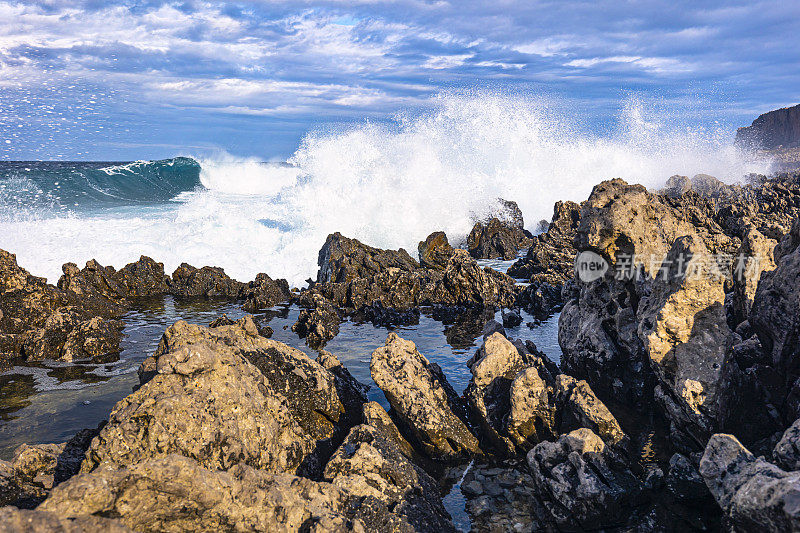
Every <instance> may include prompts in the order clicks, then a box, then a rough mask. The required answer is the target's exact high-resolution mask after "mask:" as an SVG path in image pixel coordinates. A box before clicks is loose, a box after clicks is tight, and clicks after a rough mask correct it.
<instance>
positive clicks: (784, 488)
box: [700, 434, 800, 531]
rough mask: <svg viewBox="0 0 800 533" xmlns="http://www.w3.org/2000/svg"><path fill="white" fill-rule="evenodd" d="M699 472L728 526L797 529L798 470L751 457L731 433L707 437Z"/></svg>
mask: <svg viewBox="0 0 800 533" xmlns="http://www.w3.org/2000/svg"><path fill="white" fill-rule="evenodd" d="M700 473H701V474H702V476H703V478H704V479H705V481H706V484H707V485H708V488H709V489H710V490H711V494H713V495H714V498H715V499H716V500H717V503H718V504H719V506H720V507H721V508H722V511H723V513H724V514H725V517H726V519H727V521H728V523H729V524H730V528H731V530H735V531H797V530H798V529H800V507H798V498H797V494H798V486H800V472H787V471H785V470H782V469H780V468H778V467H777V466H775V465H774V464H772V463H769V462H767V461H766V460H764V458H762V457H758V458H757V457H755V456H754V455H753V454H752V453H750V452H749V451H748V450H747V449H746V448H745V447H744V446H742V444H741V443H740V442H739V441H738V440H737V439H736V437H734V436H733V435H726V434H716V435H714V436H712V437H711V439H710V440H709V441H708V445H707V446H706V449H705V453H704V454H703V458H702V460H701V461H700Z"/></svg>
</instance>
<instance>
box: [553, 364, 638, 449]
mask: <svg viewBox="0 0 800 533" xmlns="http://www.w3.org/2000/svg"><path fill="white" fill-rule="evenodd" d="M555 395H556V402H557V404H558V408H559V409H560V413H559V415H560V418H561V428H560V429H561V430H562V431H565V430H568V429H570V428H574V427H577V428H579V429H580V428H589V429H591V430H592V431H594V432H596V433H597V434H598V435H600V436H601V437H602V438H603V439H604V440H605V441H606V442H608V443H609V444H618V443H620V442H622V441H623V440H626V439H627V436H626V435H625V432H624V431H622V427H620V425H619V422H617V419H616V418H615V417H614V415H613V414H612V413H611V411H609V410H608V407H606V405H605V404H604V403H603V402H601V401H600V399H599V398H598V397H597V396H596V395H595V393H594V391H592V388H591V387H590V386H589V384H588V383H587V382H586V381H584V380H580V381H578V380H576V379H575V378H573V377H571V376H568V375H566V374H560V375H559V376H557V377H556V386H555Z"/></svg>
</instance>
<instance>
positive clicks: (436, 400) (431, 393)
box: [370, 333, 482, 459]
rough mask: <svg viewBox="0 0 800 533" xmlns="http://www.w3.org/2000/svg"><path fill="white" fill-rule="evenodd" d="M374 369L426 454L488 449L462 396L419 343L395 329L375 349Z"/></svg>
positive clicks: (466, 454)
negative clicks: (475, 431) (481, 442)
mask: <svg viewBox="0 0 800 533" xmlns="http://www.w3.org/2000/svg"><path fill="white" fill-rule="evenodd" d="M370 371H371V373H372V379H373V381H375V384H376V385H378V387H380V389H381V390H382V391H383V393H384V394H385V395H386V399H387V400H388V401H389V404H390V405H391V406H392V411H393V414H394V415H395V416H396V417H397V418H398V419H399V420H400V421H401V423H402V425H403V426H404V427H407V428H408V429H409V431H411V432H412V433H413V435H414V437H415V439H416V442H415V444H417V445H419V446H420V448H421V449H422V451H424V453H425V454H426V455H428V456H431V457H434V458H437V459H459V458H464V457H469V456H471V455H477V454H481V453H482V452H481V449H480V446H479V443H478V439H477V438H476V437H475V435H474V434H473V433H472V431H471V430H470V428H469V426H468V422H467V411H466V407H465V406H464V404H463V403H462V400H461V398H459V397H458V395H457V394H456V392H455V390H453V387H452V386H450V384H449V383H448V382H447V378H445V376H444V373H442V370H441V368H439V366H438V365H435V364H432V363H430V362H428V360H427V359H426V358H425V357H424V356H423V355H422V354H420V353H419V352H418V351H417V348H416V346H415V345H414V343H413V342H411V341H407V340H403V339H401V338H400V337H398V336H397V334H395V333H390V334H389V336H388V338H387V339H386V345H385V346H383V347H381V348H378V349H377V350H375V351H374V352H373V353H372V362H371V363H370Z"/></svg>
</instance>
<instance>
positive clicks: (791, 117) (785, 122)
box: [736, 105, 800, 149]
mask: <svg viewBox="0 0 800 533" xmlns="http://www.w3.org/2000/svg"><path fill="white" fill-rule="evenodd" d="M736 143H737V144H739V145H741V146H745V147H747V148H767V149H770V148H782V147H793V146H798V145H800V105H796V106H793V107H784V108H782V109H776V110H775V111H770V112H768V113H764V114H763V115H759V116H758V118H756V119H755V120H754V121H753V123H752V124H751V125H750V126H747V127H745V128H739V129H738V130H737V131H736Z"/></svg>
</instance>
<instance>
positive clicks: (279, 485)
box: [39, 454, 410, 532]
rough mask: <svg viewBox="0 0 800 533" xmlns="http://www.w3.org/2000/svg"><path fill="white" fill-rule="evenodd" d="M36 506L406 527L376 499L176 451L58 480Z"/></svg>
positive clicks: (185, 524) (150, 527) (286, 527)
mask: <svg viewBox="0 0 800 533" xmlns="http://www.w3.org/2000/svg"><path fill="white" fill-rule="evenodd" d="M39 510H40V511H45V512H49V513H53V514H55V515H57V516H60V517H63V518H75V519H79V520H80V519H84V517H104V516H114V517H116V518H117V519H118V520H119V521H121V522H122V523H123V524H125V525H126V526H128V527H131V528H135V529H136V530H138V531H221V530H224V531H228V530H230V531H285V532H290V531H302V530H304V528H311V529H310V530H311V531H341V532H344V531H352V530H356V531H365V530H372V531H378V530H381V529H382V528H383V527H385V526H387V525H389V526H394V527H396V528H397V529H395V530H397V531H410V529H408V528H405V529H403V528H402V527H401V526H402V523H401V521H400V520H399V519H398V518H396V517H392V515H390V514H389V512H388V510H387V509H386V508H385V506H381V505H380V504H379V503H378V502H377V501H375V500H371V501H370V500H367V501H363V502H361V504H360V505H359V501H358V499H355V498H353V499H350V498H348V495H347V494H345V493H343V492H342V491H341V490H339V489H337V488H336V487H335V486H333V485H331V484H330V483H320V482H315V481H311V480H309V479H305V478H302V477H297V476H293V475H289V474H276V473H273V472H268V471H265V470H258V469H254V468H252V467H250V466H248V465H246V464H242V463H239V464H234V465H232V466H231V467H229V468H228V469H227V470H226V471H221V470H215V469H213V468H205V467H203V466H202V465H201V464H199V463H198V462H197V461H195V460H194V459H190V458H188V457H184V456H181V455H176V454H170V455H163V456H161V457H157V458H149V459H145V460H143V461H141V462H138V463H135V464H131V465H128V466H120V465H115V464H111V463H106V464H104V465H102V466H100V467H99V468H98V469H97V470H95V471H94V472H91V473H83V474H80V475H78V476H75V477H74V478H72V479H71V480H69V481H68V482H66V483H63V484H62V485H59V486H58V487H57V488H56V489H54V490H53V492H52V493H51V495H50V497H49V498H48V499H47V500H46V501H45V502H44V503H43V504H42V505H41V506H40V507H39ZM362 515H363V516H362Z"/></svg>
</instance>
